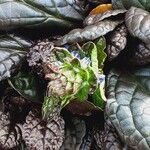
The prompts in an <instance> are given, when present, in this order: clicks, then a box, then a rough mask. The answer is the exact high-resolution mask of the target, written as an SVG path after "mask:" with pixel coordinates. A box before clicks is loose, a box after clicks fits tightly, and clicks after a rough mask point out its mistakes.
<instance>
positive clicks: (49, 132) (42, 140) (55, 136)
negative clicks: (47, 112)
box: [22, 110, 64, 150]
mask: <svg viewBox="0 0 150 150" xmlns="http://www.w3.org/2000/svg"><path fill="white" fill-rule="evenodd" d="M22 134H23V139H24V141H25V144H26V148H27V149H36V150H45V149H53V150H58V149H60V147H61V145H62V143H63V139H64V120H63V119H62V117H61V116H54V117H53V119H52V120H42V117H41V115H40V113H39V110H32V111H30V112H29V114H28V115H27V117H26V122H25V123H24V124H23V133H22Z"/></svg>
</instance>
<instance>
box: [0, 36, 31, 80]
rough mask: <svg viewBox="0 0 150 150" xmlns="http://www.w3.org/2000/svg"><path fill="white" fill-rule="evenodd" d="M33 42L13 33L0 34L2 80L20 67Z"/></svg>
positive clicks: (0, 73)
mask: <svg viewBox="0 0 150 150" xmlns="http://www.w3.org/2000/svg"><path fill="white" fill-rule="evenodd" d="M30 46H31V43H30V42H28V41H26V40H24V39H22V38H20V37H16V36H13V35H1V36H0V81H1V80H4V79H6V78H8V77H10V76H11V74H12V73H13V72H14V71H16V70H18V69H19V66H20V65H21V62H22V60H23V59H24V57H25V56H26V51H27V50H28V49H29V47H30Z"/></svg>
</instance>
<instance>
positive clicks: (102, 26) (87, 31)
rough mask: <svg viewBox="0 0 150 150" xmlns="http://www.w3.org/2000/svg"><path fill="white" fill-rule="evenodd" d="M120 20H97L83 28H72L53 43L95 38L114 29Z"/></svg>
mask: <svg viewBox="0 0 150 150" xmlns="http://www.w3.org/2000/svg"><path fill="white" fill-rule="evenodd" d="M121 22H122V21H111V20H104V21H102V22H97V23H95V24H94V25H90V26H87V27H85V28H84V29H74V30H72V31H70V32H69V33H68V34H66V35H64V36H63V37H62V38H61V39H59V40H58V41H56V42H55V44H56V45H64V44H66V43H76V42H78V43H81V42H85V41H92V40H95V39H97V38H99V37H100V36H103V35H105V34H107V33H108V32H110V31H112V30H114V29H115V27H116V26H117V25H118V24H120V23H121Z"/></svg>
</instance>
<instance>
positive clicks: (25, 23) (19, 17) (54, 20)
mask: <svg viewBox="0 0 150 150" xmlns="http://www.w3.org/2000/svg"><path fill="white" fill-rule="evenodd" d="M0 8H1V9H0V20H1V21H0V28H1V30H10V29H14V28H19V27H23V28H26V27H27V28H34V27H41V26H48V27H49V28H53V29H54V28H55V29H56V27H66V28H67V27H68V28H70V27H73V26H74V25H75V24H76V22H74V21H81V20H82V19H83V10H82V8H80V7H79V6H78V5H77V4H76V2H75V1H74V0H73V1H71V0H69V1H65V0H62V1H59V0H55V1H51V0H40V1H37V0H34V1H32V0H18V1H5V2H3V1H1V2H0Z"/></svg>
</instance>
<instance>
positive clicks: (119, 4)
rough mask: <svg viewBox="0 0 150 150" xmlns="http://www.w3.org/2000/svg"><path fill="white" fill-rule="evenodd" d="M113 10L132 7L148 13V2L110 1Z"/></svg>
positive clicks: (143, 0) (149, 9)
mask: <svg viewBox="0 0 150 150" xmlns="http://www.w3.org/2000/svg"><path fill="white" fill-rule="evenodd" d="M112 5H113V8H115V9H116V8H117V9H118V8H119V9H120V8H126V9H129V8H130V7H132V6H135V7H139V8H142V9H145V10H147V11H150V1H149V0H132V1H131V0H112Z"/></svg>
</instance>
